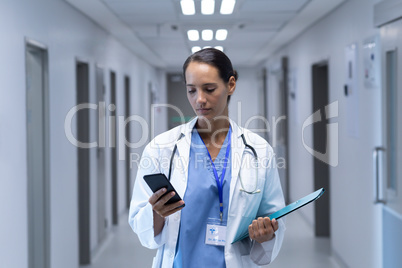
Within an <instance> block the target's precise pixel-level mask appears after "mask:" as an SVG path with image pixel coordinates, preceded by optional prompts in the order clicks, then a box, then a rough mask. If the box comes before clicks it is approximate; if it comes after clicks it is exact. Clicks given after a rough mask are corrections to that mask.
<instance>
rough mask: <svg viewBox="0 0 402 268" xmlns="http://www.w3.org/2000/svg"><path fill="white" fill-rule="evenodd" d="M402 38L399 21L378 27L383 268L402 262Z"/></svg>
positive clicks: (378, 182) (378, 172)
mask: <svg viewBox="0 0 402 268" xmlns="http://www.w3.org/2000/svg"><path fill="white" fill-rule="evenodd" d="M401 35H402V20H398V21H395V22H392V23H389V24H387V25H385V26H383V27H382V28H381V41H382V78H383V79H382V81H383V88H382V100H383V108H382V113H383V144H382V148H377V154H375V156H376V157H381V156H382V160H383V161H379V162H382V165H379V166H377V168H376V170H377V174H378V175H380V176H376V179H377V180H376V186H377V188H376V202H377V203H380V204H383V205H382V206H383V211H382V225H383V226H382V245H383V267H399V266H400V264H401V263H402V255H401V254H400V249H401V248H402V165H401V164H400V163H401V161H402V123H401V122H402V121H401V120H402V73H401V69H400V68H401V66H402V37H401ZM381 152H382V153H381ZM376 163H378V162H377V161H376ZM381 167H382V170H381ZM379 169H380V171H379ZM381 171H382V172H381ZM381 175H382V176H381Z"/></svg>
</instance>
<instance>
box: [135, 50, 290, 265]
mask: <svg viewBox="0 0 402 268" xmlns="http://www.w3.org/2000/svg"><path fill="white" fill-rule="evenodd" d="M183 75H184V80H185V84H186V92H187V98H188V100H189V102H190V104H191V106H192V108H193V109H194V112H195V113H196V115H197V117H195V118H194V119H193V120H192V121H190V122H189V123H187V124H183V125H181V126H178V127H176V128H173V129H171V130H169V131H167V132H165V133H163V134H161V135H159V136H157V137H156V138H155V139H153V141H151V143H149V144H148V145H147V146H146V148H145V150H144V152H143V155H142V158H141V162H140V165H139V168H138V173H137V178H136V181H135V185H134V190H133V195H132V200H131V205H130V212H129V224H130V226H131V227H132V229H133V231H134V232H135V233H137V235H138V237H139V240H140V241H141V243H142V245H143V246H145V247H148V248H151V249H155V248H157V249H158V251H157V254H156V257H155V258H154V261H153V266H152V267H169V268H170V267H175V268H179V267H184V268H188V267H214V268H215V267H219V268H220V267H230V268H236V267H258V266H259V265H265V264H268V263H270V262H272V261H273V260H274V258H275V257H276V256H277V254H278V252H279V249H280V247H281V244H282V241H283V236H284V231H285V225H284V223H283V222H282V219H279V220H275V219H272V220H271V219H270V218H269V217H264V216H267V215H269V214H271V213H273V212H275V211H277V210H279V209H281V208H283V207H284V199H283V193H282V189H281V186H280V181H279V176H278V172H277V169H276V164H275V158H274V153H273V150H272V148H271V146H270V145H269V144H268V143H267V142H266V141H265V140H264V139H262V138H261V137H260V136H258V135H257V134H255V133H253V132H251V131H249V130H247V129H244V128H242V127H240V126H238V125H237V124H236V123H235V122H234V121H232V120H231V119H229V112H228V102H229V99H230V96H231V95H232V94H233V93H234V91H235V88H236V80H237V73H236V71H235V70H234V69H233V67H232V63H231V61H230V60H229V58H228V57H227V56H226V55H225V54H224V53H223V52H221V51H219V50H216V49H213V48H208V49H203V50H200V51H198V52H196V53H194V54H192V55H191V56H190V57H189V58H188V59H187V60H186V61H185V63H184V65H183ZM155 173H163V174H165V175H166V177H168V178H169V179H170V182H171V184H172V185H173V187H174V188H175V190H176V192H177V194H178V195H179V196H180V197H181V198H182V199H183V200H181V201H178V202H176V203H173V204H166V202H167V201H168V200H169V199H170V198H171V197H172V196H174V194H175V193H174V192H169V193H166V189H161V190H159V191H157V192H155V193H152V191H151V190H150V188H149V187H148V185H147V184H146V182H145V181H144V179H143V176H144V175H149V174H155ZM183 205H185V206H184V207H183ZM244 231H245V232H246V235H247V234H248V235H249V237H245V238H244V239H240V240H238V239H239V236H241V234H242V233H244ZM236 240H238V241H236ZM234 241H236V242H234ZM233 242H234V243H233Z"/></svg>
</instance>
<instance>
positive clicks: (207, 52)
mask: <svg viewBox="0 0 402 268" xmlns="http://www.w3.org/2000/svg"><path fill="white" fill-rule="evenodd" d="M191 62H202V63H206V64H209V65H212V66H214V67H216V69H218V71H219V76H220V77H221V78H222V80H223V81H224V82H225V83H227V82H229V79H230V77H232V76H234V78H235V80H236V81H237V78H238V74H237V72H236V71H235V70H234V69H233V66H232V62H231V61H230V59H229V58H228V56H226V54H225V53H223V52H222V51H220V50H218V49H216V48H205V49H202V50H199V51H197V52H195V53H194V54H192V55H191V56H189V57H188V58H187V60H186V61H185V62H184V64H183V76H184V81H186V70H187V67H188V65H189V64H190V63H191Z"/></svg>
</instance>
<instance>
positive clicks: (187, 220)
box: [173, 128, 232, 268]
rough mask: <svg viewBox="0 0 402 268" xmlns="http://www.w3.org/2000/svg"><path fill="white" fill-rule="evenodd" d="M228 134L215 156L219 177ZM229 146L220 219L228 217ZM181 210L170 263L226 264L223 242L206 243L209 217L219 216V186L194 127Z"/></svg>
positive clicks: (202, 265)
mask: <svg viewBox="0 0 402 268" xmlns="http://www.w3.org/2000/svg"><path fill="white" fill-rule="evenodd" d="M227 145H228V135H226V138H225V141H224V143H223V145H222V148H221V149H220V151H219V154H218V156H217V157H216V159H215V160H214V165H215V167H216V170H217V172H218V176H219V177H220V176H221V174H222V169H223V163H224V161H225V154H226V148H227ZM230 160H231V150H230V154H229V159H228V164H227V168H226V174H225V178H224V179H223V221H224V222H226V221H227V215H228V206H229V188H230V178H231V175H232V172H231V161H230ZM183 199H184V202H185V203H186V206H185V207H184V208H183V209H182V211H181V221H180V231H179V237H178V241H177V247H176V256H175V259H174V263H173V267H174V268H181V267H194V265H196V266H201V267H214V268H215V267H217V268H221V267H226V264H225V255H224V247H223V246H214V245H207V244H205V232H206V227H207V220H208V218H215V219H219V218H220V211H219V194H218V186H217V185H216V180H215V176H214V172H213V168H212V164H211V161H210V159H209V156H208V150H207V148H206V147H205V145H204V143H203V141H202V139H201V137H200V135H199V134H198V131H197V129H196V128H194V129H193V132H192V136H191V147H190V161H189V170H188V182H187V189H186V193H185V194H184V198H183Z"/></svg>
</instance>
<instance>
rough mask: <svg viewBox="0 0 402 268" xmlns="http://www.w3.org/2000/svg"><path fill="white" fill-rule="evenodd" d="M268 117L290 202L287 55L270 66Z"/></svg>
mask: <svg viewBox="0 0 402 268" xmlns="http://www.w3.org/2000/svg"><path fill="white" fill-rule="evenodd" d="M267 79H268V81H267V84H268V94H267V95H268V96H267V98H268V102H267V106H268V107H267V111H268V114H267V119H268V121H269V122H270V124H271V129H270V132H269V133H268V137H269V139H268V141H269V143H270V144H271V146H272V147H273V148H274V151H275V154H276V157H277V165H278V173H279V177H280V179H281V186H282V190H283V194H284V196H285V202H286V203H290V202H289V168H288V167H289V157H288V155H289V153H288V150H289V148H288V83H287V81H288V59H287V58H286V57H284V58H282V60H281V61H280V62H279V63H278V64H277V65H276V66H271V67H270V68H269V73H268V77H267Z"/></svg>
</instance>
